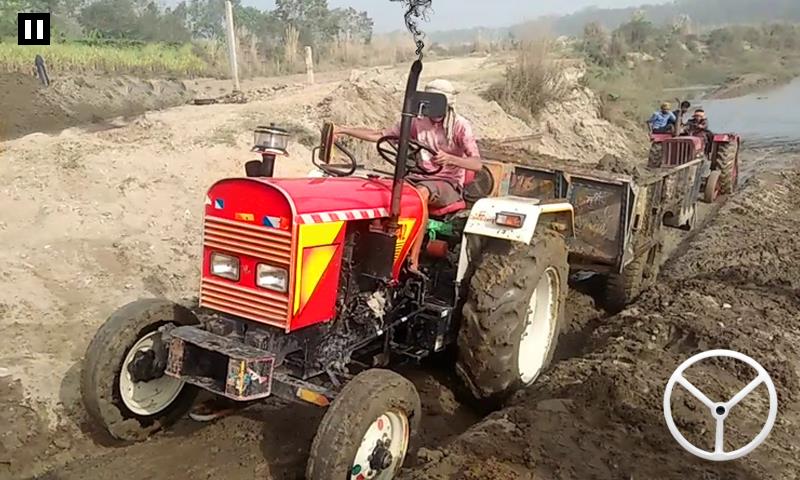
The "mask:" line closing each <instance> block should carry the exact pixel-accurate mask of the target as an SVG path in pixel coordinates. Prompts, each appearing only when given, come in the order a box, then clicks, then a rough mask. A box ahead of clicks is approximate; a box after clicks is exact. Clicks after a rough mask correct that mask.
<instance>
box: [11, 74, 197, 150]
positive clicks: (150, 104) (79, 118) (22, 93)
mask: <svg viewBox="0 0 800 480" xmlns="http://www.w3.org/2000/svg"><path fill="white" fill-rule="evenodd" d="M190 96H191V95H190V93H189V91H188V90H187V89H186V87H185V85H184V84H183V82H181V81H178V80H174V79H151V80H143V79H138V78H133V77H128V76H119V77H104V76H95V75H84V76H70V77H62V78H55V79H53V80H52V83H51V84H50V86H49V87H48V88H44V87H41V86H40V84H39V82H38V80H37V79H36V78H35V77H30V76H26V75H21V74H17V73H12V74H2V75H0V105H2V106H3V115H2V118H0V140H5V139H9V138H15V137H18V136H21V135H25V134H27V133H31V132H54V131H57V130H61V129H64V128H67V127H72V126H75V125H80V124H84V123H91V122H99V121H102V120H106V119H110V118H114V117H119V116H130V115H138V114H141V113H143V112H146V111H149V110H159V109H162V108H167V107H172V106H175V105H181V104H184V103H186V102H187V101H188V100H189V98H190Z"/></svg>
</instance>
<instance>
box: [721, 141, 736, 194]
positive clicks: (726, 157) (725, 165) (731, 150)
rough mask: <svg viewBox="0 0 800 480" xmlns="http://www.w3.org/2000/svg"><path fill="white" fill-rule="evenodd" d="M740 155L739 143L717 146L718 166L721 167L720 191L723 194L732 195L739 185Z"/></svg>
mask: <svg viewBox="0 0 800 480" xmlns="http://www.w3.org/2000/svg"><path fill="white" fill-rule="evenodd" d="M738 155H739V144H738V143H722V144H720V145H719V146H717V166H718V167H719V170H718V171H719V172H720V177H719V191H720V193H721V194H723V195H730V194H732V193H734V192H735V191H736V187H737V186H738V185H737V183H738V177H739V168H738V165H737V161H736V159H737V157H738Z"/></svg>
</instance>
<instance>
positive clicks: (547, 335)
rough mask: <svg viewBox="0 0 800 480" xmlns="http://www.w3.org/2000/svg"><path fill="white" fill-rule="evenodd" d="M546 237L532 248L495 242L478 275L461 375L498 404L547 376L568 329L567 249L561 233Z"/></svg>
mask: <svg viewBox="0 0 800 480" xmlns="http://www.w3.org/2000/svg"><path fill="white" fill-rule="evenodd" d="M537 236H539V235H538V234H537ZM539 237H540V238H536V239H534V243H533V244H532V245H526V244H520V243H512V242H507V241H499V240H493V241H491V242H490V243H489V244H488V245H487V247H486V248H485V249H484V251H483V252H482V256H481V258H480V260H478V263H477V265H476V267H475V273H474V274H473V276H472V280H471V283H470V290H469V293H468V295H467V300H466V303H465V305H464V309H463V320H462V325H461V329H460V331H459V335H458V363H457V365H456V370H457V372H458V374H459V376H460V377H461V378H462V379H463V380H464V382H465V383H466V384H467V386H468V387H469V388H470V390H471V391H472V393H473V395H474V396H475V397H476V398H477V399H478V400H481V401H484V402H486V403H487V404H488V405H490V406H495V405H496V404H497V403H498V402H499V401H502V400H503V399H505V398H506V397H507V396H509V395H510V394H511V393H513V392H514V391H516V390H518V389H520V388H523V387H527V386H528V385H531V384H532V383H533V382H534V381H535V380H536V379H537V378H538V377H539V375H540V374H541V373H542V372H543V371H544V370H545V369H546V368H547V367H548V365H549V364H550V361H551V360H552V358H553V354H554V353H555V350H556V344H557V342H558V336H559V334H560V332H561V329H562V328H563V327H564V305H565V304H566V296H567V278H568V274H569V265H568V264H567V246H566V244H565V242H564V239H563V238H562V237H561V236H560V235H558V234H557V233H555V232H546V233H544V234H543V235H541V236H539Z"/></svg>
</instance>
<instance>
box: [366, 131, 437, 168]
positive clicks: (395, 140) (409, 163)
mask: <svg viewBox="0 0 800 480" xmlns="http://www.w3.org/2000/svg"><path fill="white" fill-rule="evenodd" d="M399 144H400V137H397V136H392V135H390V136H386V137H383V138H381V139H380V140H378V143H377V144H376V148H377V149H378V153H379V154H380V156H381V158H383V159H384V160H386V161H387V162H389V163H390V164H391V165H395V166H396V165H397V157H398V155H399V152H398V151H397V150H398V145H399ZM422 152H427V153H429V154H430V155H431V156H432V157H435V156H436V155H437V154H438V152H436V150H434V149H433V148H431V147H429V146H427V145H425V144H424V143H420V142H418V141H416V140H412V139H409V140H408V155H407V156H406V168H407V169H408V172H409V173H418V174H422V175H436V174H437V173H439V172H441V171H442V168H443V167H442V165H436V166H435V167H434V168H433V169H432V170H428V169H426V168H424V167H423V166H422V165H423V161H422V158H421V156H422Z"/></svg>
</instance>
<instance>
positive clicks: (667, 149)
mask: <svg viewBox="0 0 800 480" xmlns="http://www.w3.org/2000/svg"><path fill="white" fill-rule="evenodd" d="M663 148H664V151H663V155H664V157H663V164H664V165H668V166H679V165H683V164H685V163H687V162H690V161H692V160H694V159H695V156H696V155H697V151H696V149H695V146H694V142H692V141H691V140H688V139H680V140H671V141H665V142H664V143H663Z"/></svg>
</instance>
